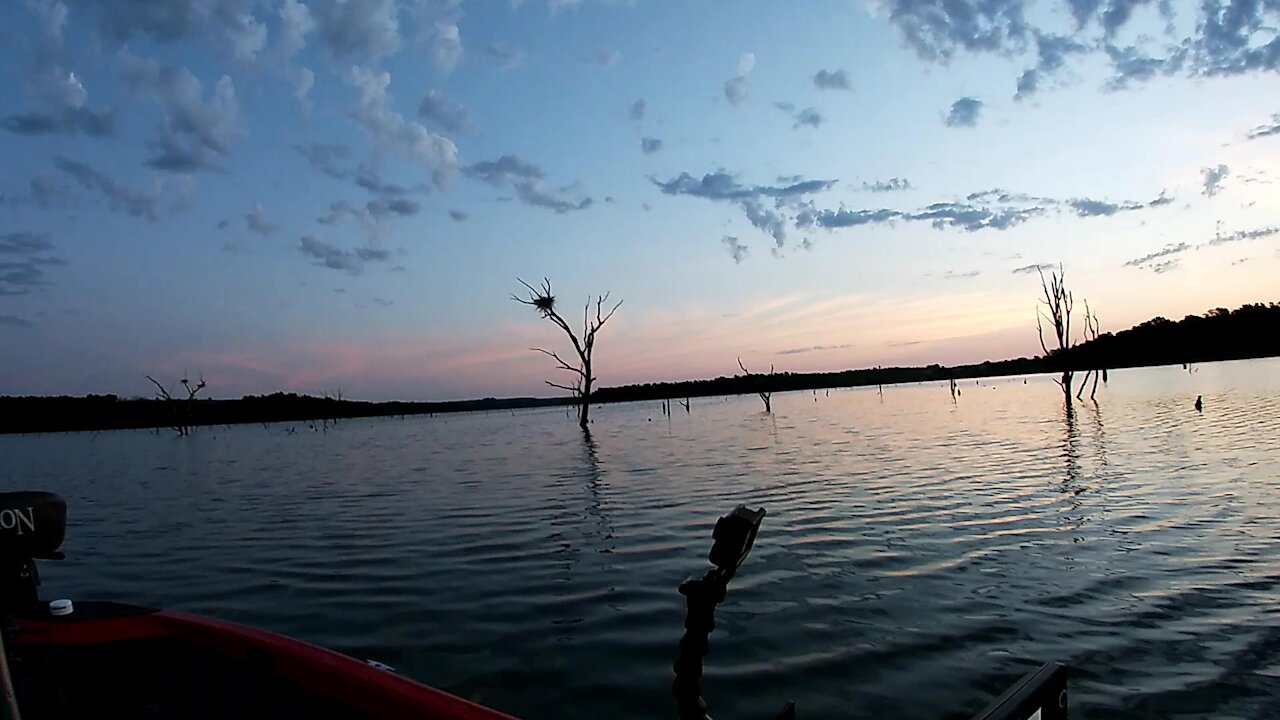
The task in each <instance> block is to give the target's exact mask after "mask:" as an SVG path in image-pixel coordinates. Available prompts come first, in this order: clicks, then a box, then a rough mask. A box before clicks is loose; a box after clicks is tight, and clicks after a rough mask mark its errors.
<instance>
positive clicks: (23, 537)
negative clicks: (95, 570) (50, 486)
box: [0, 491, 67, 560]
mask: <svg viewBox="0 0 1280 720" xmlns="http://www.w3.org/2000/svg"><path fill="white" fill-rule="evenodd" d="M66 533H67V503H66V501H64V500H63V499H62V498H61V497H59V496H58V495H56V494H54V493H51V492H37V491H25V492H7V493H0V557H3V558H8V559H23V560H26V559H34V560H50V559H58V558H61V557H62V555H61V553H59V552H58V549H59V548H61V547H62V541H63V539H64V538H65V537H66Z"/></svg>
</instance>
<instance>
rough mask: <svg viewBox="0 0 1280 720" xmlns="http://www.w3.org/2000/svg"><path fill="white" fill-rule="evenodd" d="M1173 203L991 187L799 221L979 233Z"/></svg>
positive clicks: (1162, 199) (816, 214)
mask: <svg viewBox="0 0 1280 720" xmlns="http://www.w3.org/2000/svg"><path fill="white" fill-rule="evenodd" d="M1170 202H1172V199H1171V198H1169V197H1167V196H1165V195H1163V194H1162V195H1160V196H1159V197H1157V198H1156V199H1154V200H1151V201H1149V202H1123V203H1112V202H1106V201H1103V200H1094V199H1090V198H1072V199H1069V200H1055V199H1053V198H1044V197H1035V196H1030V195H1021V194H1017V193H1007V192H1004V191H1002V190H987V191H983V192H977V193H971V194H969V195H968V196H966V198H965V199H964V201H952V202H936V203H931V204H929V205H926V206H924V207H923V208H920V209H918V210H911V211H903V210H894V209H891V208H875V209H847V208H843V207H842V208H840V209H839V210H810V211H809V212H807V213H804V214H802V215H801V216H799V217H798V219H797V225H798V226H803V225H808V224H814V225H817V226H819V227H823V228H828V229H834V228H847V227H858V226H862V225H878V224H885V223H892V222H895V221H905V222H928V223H929V224H931V225H932V226H933V227H934V228H936V229H944V228H956V229H960V230H964V231H966V232H975V231H977V230H984V229H994V230H1007V229H1009V228H1011V227H1015V226H1017V225H1021V224H1022V223H1024V222H1027V221H1028V220H1031V219H1032V218H1036V217H1041V216H1044V215H1048V214H1049V213H1051V212H1061V211H1065V212H1070V213H1072V214H1074V215H1076V216H1078V217H1099V216H1110V215H1115V214H1117V213H1120V212H1129V211H1134V210H1142V209H1147V208H1154V207H1159V206H1162V205H1168V204H1169V203H1170Z"/></svg>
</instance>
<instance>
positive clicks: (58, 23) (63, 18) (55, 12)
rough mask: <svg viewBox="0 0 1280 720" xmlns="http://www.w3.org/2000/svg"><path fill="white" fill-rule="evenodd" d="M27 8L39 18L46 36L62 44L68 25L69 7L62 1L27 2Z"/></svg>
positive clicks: (34, 0)
mask: <svg viewBox="0 0 1280 720" xmlns="http://www.w3.org/2000/svg"><path fill="white" fill-rule="evenodd" d="M27 7H28V8H30V9H31V10H32V12H34V13H35V14H36V15H38V16H39V18H40V25H41V28H42V29H43V30H44V34H45V36H46V37H48V38H51V39H53V40H55V41H58V42H60V41H61V40H62V29H63V28H64V27H66V25H67V6H66V5H65V4H64V3H62V2H61V0H27Z"/></svg>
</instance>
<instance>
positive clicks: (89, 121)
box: [0, 108, 116, 138]
mask: <svg viewBox="0 0 1280 720" xmlns="http://www.w3.org/2000/svg"><path fill="white" fill-rule="evenodd" d="M0 128H4V129H5V130H7V131H9V132H11V133H14V134H17V135H52V134H65V135H72V134H75V133H81V134H84V135H87V136H89V137H97V138H102V137H112V136H114V135H115V132H116V111H115V110H105V111H102V112H94V111H92V110H87V109H85V108H67V109H66V110H63V111H61V112H57V113H54V112H42V113H20V114H16V115H9V116H7V117H5V118H3V119H0Z"/></svg>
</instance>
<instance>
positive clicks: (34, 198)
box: [27, 175, 68, 208]
mask: <svg viewBox="0 0 1280 720" xmlns="http://www.w3.org/2000/svg"><path fill="white" fill-rule="evenodd" d="M27 187H28V189H29V194H28V196H27V199H28V200H29V201H30V202H31V203H32V204H33V205H35V206H36V207H41V208H51V207H57V206H58V205H61V204H62V203H63V202H64V201H65V200H66V199H67V196H68V192H67V188H66V187H65V186H63V185H62V184H61V183H59V182H58V181H57V179H56V178H53V177H50V176H48V175H37V176H36V177H33V178H31V180H30V181H28V183H27Z"/></svg>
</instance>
